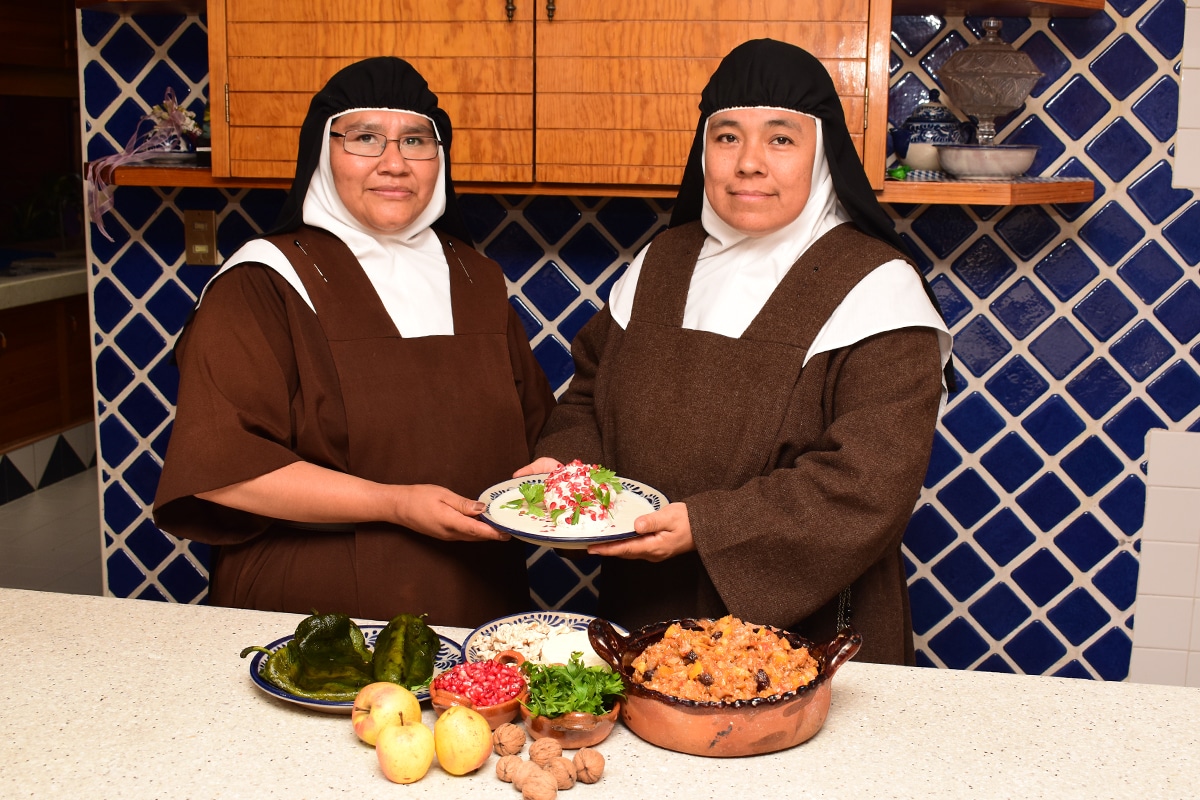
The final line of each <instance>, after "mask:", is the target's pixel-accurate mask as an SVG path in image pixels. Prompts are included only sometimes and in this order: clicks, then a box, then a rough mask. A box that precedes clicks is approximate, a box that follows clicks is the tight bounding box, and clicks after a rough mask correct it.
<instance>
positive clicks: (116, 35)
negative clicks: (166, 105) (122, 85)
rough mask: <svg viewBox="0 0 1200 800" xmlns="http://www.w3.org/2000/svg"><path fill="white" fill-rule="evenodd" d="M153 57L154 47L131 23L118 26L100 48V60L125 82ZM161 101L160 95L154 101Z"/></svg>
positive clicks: (131, 78)
mask: <svg viewBox="0 0 1200 800" xmlns="http://www.w3.org/2000/svg"><path fill="white" fill-rule="evenodd" d="M153 57H154V48H153V47H151V46H150V43H149V42H147V41H146V40H145V38H143V37H142V35H141V34H140V33H139V32H138V29H137V27H135V26H133V25H121V26H120V27H118V28H117V30H116V31H114V32H113V35H112V36H111V37H109V40H108V42H107V43H106V44H105V45H104V47H102V48H100V59H101V62H102V63H103V64H105V65H106V66H107V67H108V68H109V69H111V70H112V71H113V72H115V73H116V74H117V75H118V76H120V77H121V79H122V80H124V81H125V82H126V83H129V82H131V81H132V80H133V79H134V78H136V77H137V76H138V73H140V72H141V71H142V70H143V69H144V68H145V67H146V65H147V64H149V63H150V59H151V58H153ZM88 89H89V90H90V89H91V87H90V86H89V87H88ZM161 101H162V96H161V95H160V96H159V98H158V100H155V101H154V102H156V103H157V102H161ZM92 116H93V117H97V118H98V117H100V116H101V115H99V114H93V115H92Z"/></svg>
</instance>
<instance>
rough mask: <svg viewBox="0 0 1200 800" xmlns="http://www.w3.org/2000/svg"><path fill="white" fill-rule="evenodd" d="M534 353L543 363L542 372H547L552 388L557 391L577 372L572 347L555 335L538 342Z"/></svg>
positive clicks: (540, 362)
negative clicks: (568, 346) (565, 345)
mask: <svg viewBox="0 0 1200 800" xmlns="http://www.w3.org/2000/svg"><path fill="white" fill-rule="evenodd" d="M533 355H534V357H535V358H537V361H538V364H540V365H541V367H542V372H544V373H546V380H548V381H549V382H550V386H551V388H553V389H554V390H556V391H557V390H558V387H560V386H562V385H563V384H564V383H566V382H567V381H568V380H570V378H571V376H572V375H574V374H575V362H574V361H572V360H571V351H570V349H568V348H566V347H563V344H562V342H560V341H558V339H556V338H555V337H553V336H547V337H546V338H544V339H542V340H541V341H540V342H538V343H537V345H536V346H535V347H534V348H533Z"/></svg>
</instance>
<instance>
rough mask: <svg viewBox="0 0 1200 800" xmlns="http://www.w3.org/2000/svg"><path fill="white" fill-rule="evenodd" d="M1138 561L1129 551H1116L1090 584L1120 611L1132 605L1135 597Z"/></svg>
mask: <svg viewBox="0 0 1200 800" xmlns="http://www.w3.org/2000/svg"><path fill="white" fill-rule="evenodd" d="M1137 575H1138V562H1137V559H1136V558H1134V557H1133V556H1132V555H1131V554H1129V553H1117V555H1116V556H1115V557H1114V558H1113V560H1112V561H1110V562H1108V564H1107V565H1105V566H1104V567H1103V568H1102V569H1101V570H1100V571H1099V572H1097V573H1096V576H1095V577H1094V578H1092V584H1093V585H1094V586H1095V587H1096V588H1097V589H1099V590H1100V591H1101V593H1102V594H1103V595H1104V596H1105V597H1107V598H1108V600H1109V602H1111V603H1112V604H1113V605H1115V606H1116V607H1117V608H1119V609H1121V610H1122V611H1124V610H1126V609H1128V608H1130V607H1131V606H1132V605H1133V602H1134V599H1135V598H1136V597H1137Z"/></svg>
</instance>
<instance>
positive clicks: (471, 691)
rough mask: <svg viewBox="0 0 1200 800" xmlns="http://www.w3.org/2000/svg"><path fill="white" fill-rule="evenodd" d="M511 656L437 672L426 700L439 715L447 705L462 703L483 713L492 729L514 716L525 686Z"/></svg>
mask: <svg viewBox="0 0 1200 800" xmlns="http://www.w3.org/2000/svg"><path fill="white" fill-rule="evenodd" d="M511 661H512V659H511V658H509V657H506V656H504V655H503V654H502V655H500V656H496V658H494V659H492V660H491V661H471V662H463V663H461V664H457V665H455V666H454V667H451V668H450V669H448V670H446V671H445V672H443V673H440V674H439V675H438V676H437V677H435V678H434V679H433V682H432V683H431V684H429V702H430V703H431V704H432V705H433V710H434V711H436V712H437V713H438V715H439V716H440V715H441V713H442V712H443V711H445V710H446V709H448V708H450V707H451V706H466V707H467V708H473V709H475V710H476V711H478V712H479V713H480V714H482V715H483V718H484V719H486V720H487V721H488V725H489V726H491V729H492V730H496V728H499V727H500V726H501V725H503V724H504V723H506V722H512V721H513V719H515V718H516V716H517V711H518V710H519V709H520V707H521V702H522V701H523V700H524V699H525V696H526V692H527V686H526V683H525V676H524V675H523V674H521V670H520V669H518V668H517V667H516V666H514V665H513V664H512V663H511Z"/></svg>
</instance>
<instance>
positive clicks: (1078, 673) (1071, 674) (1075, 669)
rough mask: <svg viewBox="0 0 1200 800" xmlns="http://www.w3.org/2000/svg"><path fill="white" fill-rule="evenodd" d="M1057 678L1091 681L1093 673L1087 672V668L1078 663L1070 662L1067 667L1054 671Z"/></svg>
mask: <svg viewBox="0 0 1200 800" xmlns="http://www.w3.org/2000/svg"><path fill="white" fill-rule="evenodd" d="M1054 677H1055V678H1084V679H1089V680H1090V679H1091V677H1092V673H1090V672H1088V671H1087V668H1086V667H1084V666H1083V665H1082V664H1080V663H1079V662H1078V661H1075V660H1071V661H1068V662H1067V664H1066V666H1063V667H1059V668H1058V669H1056V670H1055V671H1054Z"/></svg>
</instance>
